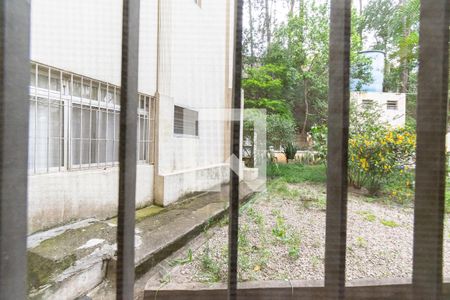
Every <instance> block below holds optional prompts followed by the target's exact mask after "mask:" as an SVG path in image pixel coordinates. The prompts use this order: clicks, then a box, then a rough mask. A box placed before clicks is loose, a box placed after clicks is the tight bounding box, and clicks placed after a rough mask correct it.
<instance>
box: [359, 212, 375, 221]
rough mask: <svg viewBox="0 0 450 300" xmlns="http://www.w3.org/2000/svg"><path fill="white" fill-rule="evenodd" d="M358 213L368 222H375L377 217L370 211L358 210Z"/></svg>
mask: <svg viewBox="0 0 450 300" xmlns="http://www.w3.org/2000/svg"><path fill="white" fill-rule="evenodd" d="M358 214H360V215H361V216H362V217H363V218H364V220H365V221H368V222H375V221H376V219H377V217H376V216H375V215H374V214H373V213H371V212H370V211H359V212H358Z"/></svg>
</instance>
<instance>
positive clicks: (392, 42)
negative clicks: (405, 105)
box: [360, 0, 420, 93]
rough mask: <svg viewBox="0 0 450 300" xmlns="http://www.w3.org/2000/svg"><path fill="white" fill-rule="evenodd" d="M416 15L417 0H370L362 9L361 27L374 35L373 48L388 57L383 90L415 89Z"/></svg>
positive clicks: (417, 41) (418, 2) (417, 26)
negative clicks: (395, 0)
mask: <svg viewBox="0 0 450 300" xmlns="http://www.w3.org/2000/svg"><path fill="white" fill-rule="evenodd" d="M419 14H420V1H419V0H400V1H399V2H398V3H394V2H393V1H391V0H370V1H369V2H368V4H367V6H366V8H365V10H364V13H363V17H362V18H363V20H362V22H360V26H361V30H365V31H366V32H367V33H369V34H371V35H373V37H374V38H375V45H374V48H375V49H378V50H382V51H384V52H385V53H386V56H387V58H388V59H387V60H386V68H385V70H386V71H385V81H384V90H385V91H391V92H403V93H411V92H415V91H416V84H415V82H416V80H417V79H416V78H417V65H418V46H419Z"/></svg>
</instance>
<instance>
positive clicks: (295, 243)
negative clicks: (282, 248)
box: [287, 235, 300, 259]
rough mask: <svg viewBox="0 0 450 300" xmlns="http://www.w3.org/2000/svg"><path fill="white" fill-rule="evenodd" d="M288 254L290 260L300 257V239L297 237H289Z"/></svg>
mask: <svg viewBox="0 0 450 300" xmlns="http://www.w3.org/2000/svg"><path fill="white" fill-rule="evenodd" d="M287 243H288V254H289V257H290V258H292V259H298V258H299V256H300V253H299V251H300V238H299V237H298V236H297V235H291V236H290V237H289V239H288V241H287Z"/></svg>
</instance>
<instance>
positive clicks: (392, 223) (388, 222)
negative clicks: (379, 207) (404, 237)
mask: <svg viewBox="0 0 450 300" xmlns="http://www.w3.org/2000/svg"><path fill="white" fill-rule="evenodd" d="M380 222H381V224H383V225H384V226H387V227H391V228H394V227H398V226H400V225H399V224H398V223H396V222H395V221H391V220H385V219H381V220H380Z"/></svg>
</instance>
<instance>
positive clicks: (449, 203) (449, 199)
mask: <svg viewBox="0 0 450 300" xmlns="http://www.w3.org/2000/svg"><path fill="white" fill-rule="evenodd" d="M447 174H448V172H447ZM445 211H446V212H447V213H448V214H450V176H448V175H447V185H446V187H445Z"/></svg>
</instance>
